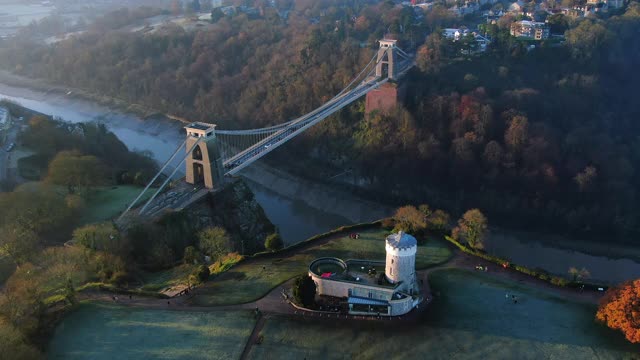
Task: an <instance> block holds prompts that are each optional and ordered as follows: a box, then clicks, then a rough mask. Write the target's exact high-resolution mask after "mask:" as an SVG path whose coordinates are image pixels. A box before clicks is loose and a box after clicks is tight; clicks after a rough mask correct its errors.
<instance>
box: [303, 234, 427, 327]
mask: <svg viewBox="0 0 640 360" xmlns="http://www.w3.org/2000/svg"><path fill="white" fill-rule="evenodd" d="M385 249H386V253H387V255H386V261H376V260H362V259H352V260H346V261H344V260H341V259H338V258H329V257H325V258H319V259H316V260H314V261H313V262H312V263H311V265H309V276H310V277H311V278H312V279H313V281H314V282H315V284H316V293H317V294H318V295H321V296H322V295H324V296H333V297H337V298H343V299H346V300H347V302H348V305H349V313H350V314H355V315H381V316H398V315H403V314H406V313H408V312H409V311H411V310H412V309H413V308H414V307H415V306H416V305H418V304H419V303H420V302H422V300H423V299H422V297H421V292H420V288H419V287H418V284H417V281H416V266H415V264H416V252H417V250H418V243H417V241H416V238H415V237H413V236H411V235H409V234H406V233H403V232H402V231H400V232H398V233H396V234H391V235H389V236H388V237H387V239H386V240H385Z"/></svg>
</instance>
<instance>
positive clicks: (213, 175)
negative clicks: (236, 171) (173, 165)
mask: <svg viewBox="0 0 640 360" xmlns="http://www.w3.org/2000/svg"><path fill="white" fill-rule="evenodd" d="M184 128H185V130H186V131H187V142H186V151H187V158H186V159H185V163H186V179H185V180H186V182H187V183H189V184H194V185H199V184H202V185H204V186H205V187H206V188H207V189H213V188H214V187H215V186H217V185H219V184H220V183H221V182H222V180H223V174H222V169H223V167H222V157H221V156H220V151H219V150H218V144H217V140H216V134H215V128H216V126H215V125H213V124H207V123H203V122H196V123H192V124H189V125H187V126H185V127H184Z"/></svg>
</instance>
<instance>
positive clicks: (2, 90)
mask: <svg viewBox="0 0 640 360" xmlns="http://www.w3.org/2000/svg"><path fill="white" fill-rule="evenodd" d="M0 98H8V99H10V100H13V101H16V102H18V103H20V104H21V105H23V106H25V107H27V108H30V109H33V110H36V111H39V112H42V113H45V114H49V115H53V116H58V117H61V118H63V119H64V120H66V121H69V122H83V121H92V120H95V121H100V122H103V123H104V124H106V125H107V126H108V127H109V129H110V130H111V131H112V132H114V133H115V134H116V135H117V136H118V137H119V138H120V140H122V141H123V142H124V143H125V144H126V145H127V146H128V147H129V148H130V149H135V150H141V151H149V152H150V153H151V154H152V155H153V157H154V158H155V159H156V160H157V161H158V162H160V163H164V161H165V160H166V159H167V158H168V157H169V156H170V155H171V154H172V153H173V151H175V149H176V148H177V147H178V146H179V145H180V144H181V143H182V141H183V140H184V136H185V135H184V130H183V129H182V126H183V125H182V124H181V123H178V122H176V121H170V120H159V119H147V120H143V119H141V118H140V117H137V116H136V115H133V114H127V113H123V112H120V111H115V110H112V109H109V108H108V107H105V106H102V105H98V104H95V103H92V102H89V101H86V100H82V99H77V98H73V97H69V96H66V95H63V94H61V93H53V92H49V93H47V92H44V91H38V90H31V89H26V88H20V87H15V86H9V85H4V84H2V83H0ZM241 175H242V176H244V177H245V179H246V180H247V183H248V184H249V186H250V187H251V189H252V190H253V192H254V194H255V197H256V199H257V201H258V202H259V203H260V205H261V206H262V207H263V209H264V210H265V212H266V214H267V216H268V217H269V219H271V221H272V222H273V223H274V224H275V225H276V226H277V227H278V229H279V230H280V232H281V234H282V237H283V239H284V241H285V243H287V244H293V243H296V242H299V241H302V240H304V239H306V238H308V237H310V236H313V235H315V234H318V233H321V232H325V231H327V230H330V229H333V228H336V227H338V226H341V225H347V224H352V223H357V222H365V221H372V220H376V219H380V218H382V217H385V216H388V215H390V214H391V213H392V209H390V208H388V207H386V206H383V205H380V204H376V203H372V202H369V201H366V200H364V199H361V198H357V197H355V196H353V195H351V194H349V193H345V192H344V191H341V190H336V189H333V188H330V187H328V186H325V185H318V184H316V183H313V182H310V181H307V180H304V179H300V178H297V177H294V176H291V175H289V174H286V173H283V172H281V171H279V170H277V169H273V168H271V167H269V166H267V165H265V164H264V163H262V162H260V161H258V162H257V163H256V164H253V165H251V166H249V167H248V168H247V169H246V170H243V171H242V172H241ZM487 250H488V251H490V252H491V253H494V254H496V255H499V256H504V257H507V258H509V259H511V260H512V261H513V262H515V263H519V264H523V265H527V266H531V267H540V268H543V269H545V270H547V271H549V272H552V273H556V274H561V275H566V274H567V270H568V268H569V267H571V266H573V267H578V268H581V267H585V268H586V269H588V270H589V272H590V273H591V277H592V278H593V279H597V280H602V281H608V282H619V281H623V280H627V279H632V278H640V263H638V262H636V261H633V260H630V259H624V258H622V259H611V258H608V257H605V256H594V255H589V254H585V253H582V252H578V251H571V250H566V249H561V248H557V247H554V246H552V245H547V244H544V243H542V242H539V241H535V240H531V239H528V240H526V241H525V240H523V239H521V238H520V237H517V236H514V235H513V234H512V233H508V232H502V231H494V232H493V235H492V236H491V238H490V239H488V241H487Z"/></svg>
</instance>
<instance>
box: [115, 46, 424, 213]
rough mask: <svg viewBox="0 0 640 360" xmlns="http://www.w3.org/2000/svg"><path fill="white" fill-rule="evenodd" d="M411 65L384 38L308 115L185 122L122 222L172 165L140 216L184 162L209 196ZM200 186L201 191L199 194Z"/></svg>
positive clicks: (191, 178)
mask: <svg viewBox="0 0 640 360" xmlns="http://www.w3.org/2000/svg"><path fill="white" fill-rule="evenodd" d="M413 65H414V62H413V58H412V56H410V55H409V54H407V53H405V52H404V51H402V49H400V48H399V47H397V45H396V40H387V39H384V40H380V47H379V49H378V51H377V53H376V54H375V55H374V56H373V57H372V58H371V60H370V61H369V63H368V64H367V65H366V66H365V67H364V68H363V69H362V71H360V73H358V74H357V75H356V77H355V78H354V79H353V80H352V81H351V82H350V83H349V84H348V85H347V86H346V87H345V88H344V89H343V90H342V91H340V92H339V93H338V94H337V95H336V96H334V97H333V98H332V99H330V100H329V101H327V102H326V103H324V104H323V105H322V106H320V107H318V108H317V109H315V110H313V111H311V112H309V113H308V114H305V115H303V116H300V117H298V118H296V119H293V120H290V121H287V122H285V123H282V124H279V125H275V126H271V127H265V128H259V129H248V130H220V129H216V126H215V125H213V124H208V123H201V122H198V123H192V124H190V125H188V126H186V127H185V129H186V131H187V137H186V139H185V141H184V142H183V143H182V144H181V145H180V146H178V148H177V149H176V150H175V151H174V152H173V154H172V155H171V156H170V157H169V159H168V160H167V161H166V162H165V163H164V164H163V166H162V167H161V168H160V170H159V171H158V173H157V174H156V175H155V176H154V177H153V179H152V180H151V181H150V182H149V184H148V185H147V186H146V187H145V188H144V190H143V191H142V192H141V193H140V194H139V195H138V196H137V197H136V198H135V200H134V201H133V202H132V203H131V204H130V205H129V206H128V207H127V209H126V210H125V211H124V212H123V213H122V215H120V217H119V218H118V220H119V221H120V220H121V219H123V218H124V216H125V215H126V214H127V213H128V212H129V211H130V210H131V209H132V208H134V206H135V205H136V204H137V203H138V201H139V200H140V199H141V198H142V197H143V195H144V194H145V193H146V192H147V191H148V190H149V188H151V186H152V185H153V184H155V182H156V180H158V178H160V176H161V175H162V174H166V172H167V171H168V169H169V168H170V167H171V165H173V166H174V167H173V170H172V171H171V172H170V173H169V175H167V176H166V178H165V179H164V181H163V182H162V184H160V186H159V187H158V188H157V189H155V191H154V193H153V195H152V196H151V197H150V198H149V199H148V200H147V201H146V202H145V204H144V205H143V206H142V207H141V208H140V210H139V211H138V214H139V215H149V211H148V210H149V207H150V205H151V204H152V203H153V201H154V200H155V199H156V197H157V196H158V194H160V193H161V191H162V190H163V189H164V188H165V187H166V186H167V184H168V183H169V182H170V181H171V179H172V178H173V177H174V176H175V175H176V173H177V172H178V171H179V169H180V168H181V166H182V164H183V163H185V162H186V176H185V181H186V182H187V183H189V184H194V185H196V187H195V188H194V190H196V192H197V193H199V194H205V193H206V192H208V190H210V189H214V188H215V185H216V184H220V183H221V182H222V181H223V178H224V177H228V176H233V175H235V174H237V173H238V172H239V171H241V170H242V169H244V168H245V167H247V166H249V165H251V164H253V163H254V162H255V161H257V160H258V159H260V158H262V157H263V156H265V155H267V154H268V153H270V152H271V151H273V150H275V149H276V148H278V147H280V146H282V145H283V144H285V143H286V142H288V141H289V140H291V139H293V138H294V137H296V136H298V135H300V134H301V133H303V132H304V131H305V130H307V129H309V128H310V127H312V126H314V125H316V124H318V123H320V122H322V121H323V120H325V119H326V118H328V117H329V116H331V115H333V114H334V113H336V112H337V111H339V110H340V109H342V108H344V107H346V106H348V105H349V104H351V103H353V102H354V101H356V100H358V99H359V98H361V97H362V96H364V95H366V94H367V93H369V92H370V91H372V90H374V89H376V88H378V87H379V86H381V85H382V84H384V83H386V82H388V81H389V80H393V81H395V80H398V79H400V78H401V77H402V76H403V75H404V74H406V72H407V71H409V69H410V68H411V67H413ZM183 149H185V150H186V152H183V151H185V150H183ZM180 154H181V155H180ZM176 161H178V163H177V165H175V162H176ZM198 189H202V191H199V192H198V191H197V190H198ZM194 196H197V194H190V195H189V197H194ZM184 202H185V201H182V203H184ZM167 207H169V206H164V207H163V206H158V205H156V206H154V207H152V208H151V212H153V213H157V212H158V211H159V210H160V209H162V208H167Z"/></svg>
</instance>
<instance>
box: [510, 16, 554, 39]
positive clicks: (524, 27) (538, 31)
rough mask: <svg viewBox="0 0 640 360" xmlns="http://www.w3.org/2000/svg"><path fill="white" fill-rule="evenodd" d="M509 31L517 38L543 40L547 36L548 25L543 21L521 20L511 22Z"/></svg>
mask: <svg viewBox="0 0 640 360" xmlns="http://www.w3.org/2000/svg"><path fill="white" fill-rule="evenodd" d="M510 33H511V36H515V37H518V38H523V39H531V40H543V39H547V38H549V26H548V25H547V24H545V23H543V22H535V21H528V20H521V21H516V22H514V23H513V24H511V31H510Z"/></svg>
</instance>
